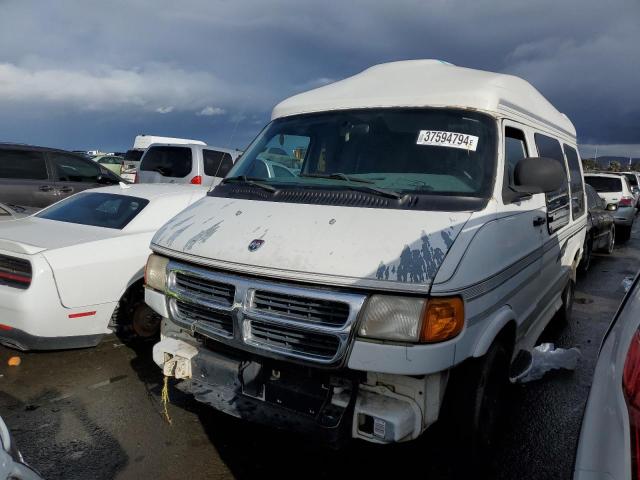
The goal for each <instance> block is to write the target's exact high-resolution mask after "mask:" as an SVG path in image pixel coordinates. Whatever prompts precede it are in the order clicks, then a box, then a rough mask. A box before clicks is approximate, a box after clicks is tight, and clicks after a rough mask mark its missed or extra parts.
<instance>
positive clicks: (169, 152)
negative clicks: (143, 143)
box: [140, 147, 191, 178]
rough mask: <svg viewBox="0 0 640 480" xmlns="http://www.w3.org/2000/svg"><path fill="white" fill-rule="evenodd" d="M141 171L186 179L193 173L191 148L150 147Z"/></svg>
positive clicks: (143, 159) (141, 165)
mask: <svg viewBox="0 0 640 480" xmlns="http://www.w3.org/2000/svg"><path fill="white" fill-rule="evenodd" d="M140 170H142V171H145V172H157V173H159V174H160V175H162V176H163V177H174V178H184V177H186V176H187V175H189V174H190V173H191V149H190V148H189V147H149V149H148V150H147V152H146V153H145V155H144V157H143V158H142V163H141V164H140Z"/></svg>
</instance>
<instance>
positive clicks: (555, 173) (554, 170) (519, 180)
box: [513, 157, 567, 194]
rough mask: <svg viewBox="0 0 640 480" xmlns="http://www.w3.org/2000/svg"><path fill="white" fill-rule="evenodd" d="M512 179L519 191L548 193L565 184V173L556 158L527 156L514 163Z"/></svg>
mask: <svg viewBox="0 0 640 480" xmlns="http://www.w3.org/2000/svg"><path fill="white" fill-rule="evenodd" d="M513 179H514V182H515V189H514V190H516V191H517V192H519V193H528V194H533V193H550V192H555V191H556V190H559V189H560V188H561V187H562V185H563V184H566V182H567V175H566V173H565V171H564V168H562V165H561V164H560V162H558V161H557V160H554V159H552V158H545V157H527V158H523V159H522V160H520V161H519V162H518V163H517V164H516V168H515V171H514V172H513Z"/></svg>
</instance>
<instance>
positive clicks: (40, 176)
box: [0, 149, 48, 180]
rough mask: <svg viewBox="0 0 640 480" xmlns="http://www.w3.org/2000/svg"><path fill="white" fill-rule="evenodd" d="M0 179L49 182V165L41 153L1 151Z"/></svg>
mask: <svg viewBox="0 0 640 480" xmlns="http://www.w3.org/2000/svg"><path fill="white" fill-rule="evenodd" d="M0 178H14V179H20V180H47V179H48V175H47V164H46V162H45V159H44V156H43V154H42V153H41V152H29V151H26V150H4V149H2V150H0Z"/></svg>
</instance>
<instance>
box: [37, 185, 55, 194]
mask: <svg viewBox="0 0 640 480" xmlns="http://www.w3.org/2000/svg"><path fill="white" fill-rule="evenodd" d="M38 190H40V191H41V192H50V191H51V190H53V187H52V186H51V185H40V187H39V188H38Z"/></svg>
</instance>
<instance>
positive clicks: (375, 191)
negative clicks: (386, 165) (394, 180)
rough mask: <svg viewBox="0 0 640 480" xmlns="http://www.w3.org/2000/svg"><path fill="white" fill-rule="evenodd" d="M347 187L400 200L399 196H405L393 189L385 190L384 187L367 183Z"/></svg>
mask: <svg viewBox="0 0 640 480" xmlns="http://www.w3.org/2000/svg"><path fill="white" fill-rule="evenodd" d="M347 188H349V189H351V190H356V191H358V192H367V193H373V194H374V195H379V196H381V197H389V198H393V199H395V200H400V199H401V198H404V197H405V195H403V194H401V193H398V192H395V191H393V190H387V189H386V188H378V187H371V186H369V185H348V186H347Z"/></svg>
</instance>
